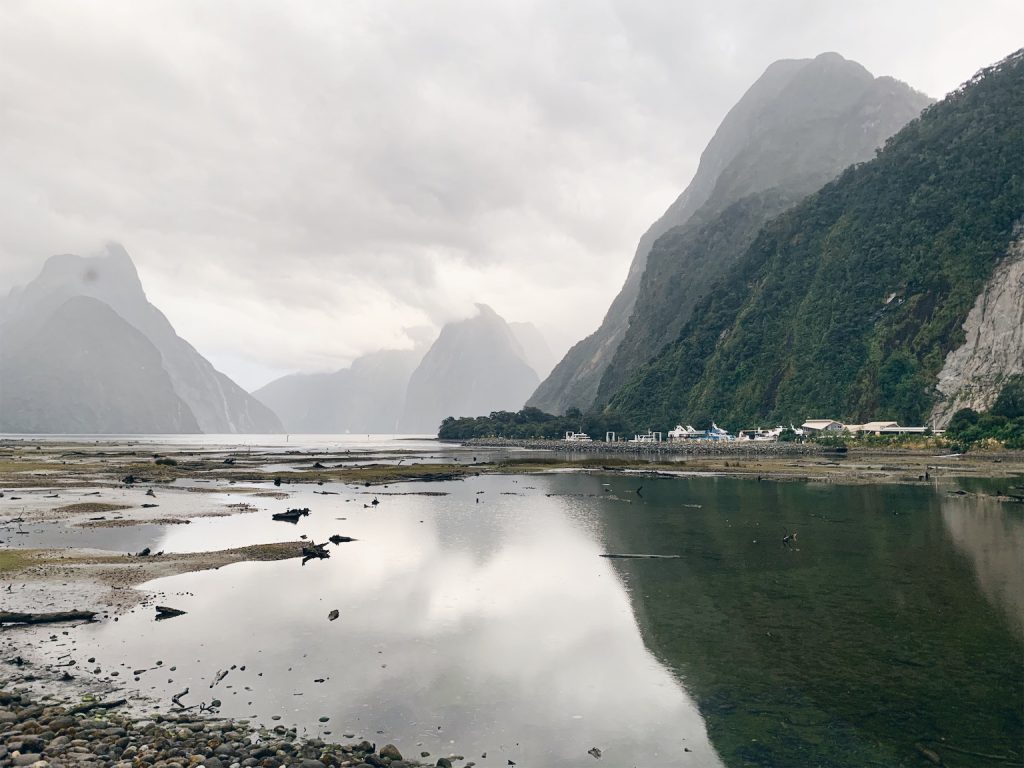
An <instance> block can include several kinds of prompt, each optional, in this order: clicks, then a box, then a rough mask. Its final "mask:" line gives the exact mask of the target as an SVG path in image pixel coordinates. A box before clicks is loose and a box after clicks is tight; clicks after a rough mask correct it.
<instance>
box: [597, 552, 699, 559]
mask: <svg viewBox="0 0 1024 768" xmlns="http://www.w3.org/2000/svg"><path fill="white" fill-rule="evenodd" d="M601 557H614V558H618V559H620V560H679V559H680V558H681V557H682V555H624V554H619V553H616V552H609V553H608V554H603V555H601Z"/></svg>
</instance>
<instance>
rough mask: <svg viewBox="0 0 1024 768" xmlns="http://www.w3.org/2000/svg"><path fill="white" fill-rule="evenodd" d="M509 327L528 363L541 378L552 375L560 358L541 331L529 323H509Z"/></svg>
mask: <svg viewBox="0 0 1024 768" xmlns="http://www.w3.org/2000/svg"><path fill="white" fill-rule="evenodd" d="M508 327H509V328H510V329H511V330H512V334H513V335H514V336H515V337H516V341H518V342H519V346H520V347H522V350H523V355H524V357H525V358H526V362H527V363H528V364H529V366H530V367H531V368H533V370H534V372H535V373H536V374H537V375H538V376H539V377H541V378H544V377H545V376H547V375H548V374H549V373H551V369H552V368H554V367H555V363H557V362H558V358H556V357H555V355H554V353H553V352H552V351H551V347H549V346H548V341H547V339H545V338H544V334H543V333H541V332H540V329H539V328H538V327H537V326H535V325H534V324H533V323H528V322H518V323H509V324H508Z"/></svg>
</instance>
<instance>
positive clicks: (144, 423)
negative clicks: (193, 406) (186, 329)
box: [0, 296, 199, 434]
mask: <svg viewBox="0 0 1024 768" xmlns="http://www.w3.org/2000/svg"><path fill="white" fill-rule="evenodd" d="M24 330H25V332H23V333H18V334H17V335H8V334H7V333H5V334H4V338H3V345H2V346H0V432H24V433H40V432H62V433H79V434H94V433H103V432H106V433H130V432H140V431H144V432H152V433H181V432H198V431H199V425H198V424H197V423H196V420H195V417H194V416H193V415H192V411H191V410H189V408H188V406H187V405H185V403H184V402H183V401H182V400H181V398H180V397H178V396H177V395H176V394H175V392H174V386H173V384H172V383H171V378H170V376H168V375H167V372H166V371H165V370H164V368H163V366H162V361H161V358H160V352H159V350H157V348H156V347H155V346H153V344H152V343H151V342H150V341H149V340H148V339H147V338H146V337H145V336H143V335H142V334H141V333H139V331H137V330H136V329H135V328H134V327H133V326H132V325H131V324H129V323H127V322H125V320H123V319H122V318H121V316H120V315H118V314H117V313H116V312H114V310H112V309H111V308H110V307H108V306H107V305H106V304H104V303H103V302H101V301H97V300H96V299H92V298H89V297H86V296H73V297H72V298H70V299H68V300H67V301H65V302H64V303H63V304H61V305H60V306H58V307H57V308H56V309H55V310H54V311H53V312H52V313H49V314H48V315H47V316H46V317H45V318H43V319H42V320H41V321H40V322H39V323H37V324H32V325H31V326H26V327H25V329H24Z"/></svg>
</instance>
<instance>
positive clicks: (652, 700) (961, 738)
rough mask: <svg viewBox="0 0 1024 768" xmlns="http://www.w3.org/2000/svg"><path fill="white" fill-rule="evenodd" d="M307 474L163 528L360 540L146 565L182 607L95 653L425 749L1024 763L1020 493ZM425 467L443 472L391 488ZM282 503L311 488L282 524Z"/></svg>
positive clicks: (115, 631)
mask: <svg viewBox="0 0 1024 768" xmlns="http://www.w3.org/2000/svg"><path fill="white" fill-rule="evenodd" d="M638 488H640V493H639V494H638V493H637V492H636V491H637V489H638ZM286 489H287V490H288V491H289V492H290V494H291V495H290V498H288V499H287V500H283V499H282V500H277V499H263V498H261V499H258V500H257V499H253V498H252V497H251V496H250V497H248V500H249V501H258V502H259V504H260V507H261V511H259V512H256V513H251V514H244V515H237V516H234V517H229V518H214V519H202V520H196V521H194V522H193V523H192V524H191V525H189V526H176V527H172V528H169V529H165V530H164V532H163V533H162V534H161V535H160V539H159V541H157V542H154V549H163V550H167V551H198V550H204V549H211V548H219V547H226V546H239V545H242V544H247V543H260V542H269V541H279V540H285V539H290V538H292V539H293V538H297V537H298V536H299V535H300V534H305V535H307V536H308V537H309V538H310V539H312V540H315V541H323V540H325V539H326V538H327V537H328V536H329V535H330V534H333V533H339V534H343V535H347V536H353V537H355V538H356V539H358V540H357V541H355V542H352V543H347V544H342V545H340V546H337V547H332V556H331V558H330V559H329V560H323V561H312V562H310V563H308V564H307V565H305V566H302V565H300V564H299V562H298V561H282V562H276V563H248V564H240V565H234V566H228V567H225V568H221V569H220V570H217V571H208V572H203V573H195V574H187V575H182V576H177V577H172V578H167V579H161V580H159V581H156V582H151V583H150V584H149V585H147V589H151V590H154V591H156V592H157V593H158V599H157V602H158V603H165V604H169V605H173V606H175V607H178V608H182V609H184V610H187V611H188V614H187V615H185V616H181V617H179V618H176V619H173V620H170V621H165V622H154V621H153V619H152V609H151V608H140V609H137V610H136V611H135V612H134V613H133V614H130V615H128V616H126V617H123V618H121V620H120V621H119V622H117V623H114V622H105V623H103V624H101V625H97V626H93V627H84V628H81V629H80V630H77V632H78V633H79V636H78V640H79V651H82V652H84V651H88V652H89V653H90V654H95V656H96V657H97V659H98V661H97V663H98V664H99V665H101V666H102V667H104V669H105V671H107V672H109V671H111V670H114V669H119V667H118V664H119V663H123V664H124V665H125V668H128V669H133V670H141V669H147V670H150V671H147V672H143V673H142V674H141V675H139V678H140V681H139V683H137V686H138V687H139V689H140V690H142V691H143V692H147V693H156V694H160V695H163V696H166V695H169V694H171V693H176V692H178V691H181V690H183V689H184V688H185V687H188V688H189V689H190V695H189V696H188V697H186V699H185V701H186V703H198V702H199V701H210V700H211V699H213V698H218V699H220V700H221V701H222V702H223V705H222V711H223V712H224V713H226V714H230V715H236V716H250V715H251V716H253V719H254V720H255V721H257V722H262V723H264V724H266V725H269V726H272V725H276V724H279V723H280V724H287V725H297V726H298V727H300V729H301V728H305V729H307V730H308V731H309V732H312V733H316V732H323V731H330V732H331V736H330V738H341V737H342V735H343V734H346V733H351V734H357V735H359V736H360V737H366V738H369V739H370V740H371V741H375V742H377V743H378V744H382V743H385V742H394V743H396V744H397V745H398V746H399V747H400V748H401V749H402V751H403V753H404V754H406V755H407V756H413V757H415V756H417V755H418V754H419V752H420V751H421V750H422V751H428V752H430V753H431V754H432V758H431V761H432V760H433V759H434V758H436V756H439V755H448V754H452V753H455V754H459V755H464V756H465V757H466V759H467V760H475V761H476V762H477V764H478V765H502V766H504V765H506V761H507V760H513V761H515V762H516V763H517V764H519V765H520V766H525V765H534V766H540V765H544V766H581V765H590V764H595V761H594V758H593V757H591V756H590V755H588V754H587V750H588V749H590V748H591V747H595V746H596V747H599V748H600V749H601V750H603V754H604V756H603V758H601V762H602V763H607V764H610V765H680V766H687V765H695V766H714V765H723V764H724V765H727V766H742V765H764V766H768V765H837V766H838V765H844V766H846V765H849V766H854V765H858V766H859V765H871V764H878V765H902V764H908V765H913V764H917V762H918V761H920V759H921V757H920V754H919V752H918V751H917V747H916V745H917V744H921V745H924V746H927V747H928V748H933V749H935V751H937V752H939V753H941V754H942V756H943V759H944V760H945V763H946V764H947V765H951V766H956V765H972V764H976V760H977V759H978V758H977V757H971V756H970V754H968V753H970V752H975V753H984V754H995V755H1001V756H1004V757H1010V758H1011V762H1012V761H1017V762H1019V759H1020V758H1019V750H1020V745H1021V743H1022V739H1024V725H1022V721H1021V716H1022V711H1024V664H1022V658H1024V606H1022V603H1021V598H1020V594H1021V589H1022V587H1024V573H1022V568H1024V566H1022V565H1021V563H1022V562H1024V519H1022V515H1021V508H1020V506H1019V505H1018V506H1015V505H1007V504H1000V503H998V502H993V501H989V500H986V499H981V498H978V497H976V496H973V495H972V496H966V497H961V496H954V495H951V494H949V493H948V490H949V489H947V488H934V487H930V486H898V485H891V486H840V485H829V484H805V483H769V482H757V481H755V480H746V479H735V478H709V477H702V478H698V477H691V478H678V479H651V478H646V477H630V476H623V475H615V476H601V475H579V474H546V475H534V476H518V477H506V476H494V475H491V476H480V477H473V478H469V479H467V480H465V481H460V482H449V483H404V484H393V485H391V486H390V487H387V488H380V487H377V488H363V487H356V486H350V485H342V484H334V485H332V484H326V485H324V486H322V487H318V486H298V485H293V486H290V487H289V486H286ZM314 490H316V491H324V490H327V491H337V492H339V493H338V495H326V496H325V495H319V494H314V492H313V491H314ZM419 492H431V493H445V494H447V495H432V496H425V495H397V494H410V493H419ZM393 494H394V495H393ZM374 495H376V498H378V499H379V501H380V504H379V505H378V506H376V507H367V506H364V505H366V504H368V503H369V502H370V500H371V499H372V498H374ZM245 499H246V497H244V496H243V495H241V494H239V495H237V496H225V499H224V500H225V501H235V500H245ZM286 506H292V507H294V506H309V507H310V508H311V509H312V513H311V515H310V516H309V517H308V518H304V519H303V520H302V521H301V522H300V523H299V524H298V525H296V526H290V525H288V524H285V523H280V522H274V521H271V519H270V512H272V511H279V510H282V509H284V508H285V507H286ZM793 531H798V533H799V535H798V538H797V541H798V545H797V546H795V547H787V546H785V545H784V544H783V543H782V537H783V535H784V534H786V533H789V532H793ZM603 552H620V553H621V552H630V553H651V554H677V555H680V556H681V557H680V558H679V559H672V560H610V559H606V558H602V557H600V556H599V555H600V554H601V553H603ZM333 609H337V610H338V611H339V612H340V617H339V618H338V619H337V620H336V621H329V620H328V613H329V612H330V611H331V610H333ZM157 660H160V661H162V662H163V665H162V667H161V668H160V669H159V670H153V668H154V667H155V665H156V661H157ZM171 666H174V667H176V669H175V671H173V672H171V671H169V668H170V667H171ZM243 666H244V668H245V669H244V670H243V669H242V667H243ZM120 669H121V675H122V678H123V676H124V675H126V674H127V672H126V671H125V669H124V668H120ZM223 670H229V672H228V675H227V676H226V677H225V678H224V679H223V680H222V681H221V682H220V683H215V677H216V675H217V673H218V671H223ZM211 685H212V686H213V687H211ZM274 716H279V717H280V718H281V719H280V720H279V721H277V720H273V719H272V718H273V717H274ZM321 717H329V718H330V719H329V721H327V722H326V723H322V722H320V718H321ZM946 745H948V746H949V747H950V748H949V749H947V746H946ZM484 753H486V754H487V758H486V759H482V757H481V756H482V755H483V754H484ZM1015 755H1016V757H1015Z"/></svg>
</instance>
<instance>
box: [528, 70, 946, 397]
mask: <svg viewBox="0 0 1024 768" xmlns="http://www.w3.org/2000/svg"><path fill="white" fill-rule="evenodd" d="M861 100H863V101H864V104H863V105H861V108H860V109H859V110H858V104H859V102H860V101H861ZM892 102H895V104H894V103H892ZM901 102H902V103H901ZM928 102H929V99H928V98H927V97H926V96H924V95H923V94H920V93H917V92H916V91H914V90H913V89H911V88H910V87H909V86H906V85H905V84H902V83H899V82H898V81H896V80H894V79H893V78H889V77H879V78H875V77H874V76H872V75H871V73H870V72H868V71H867V70H866V69H865V68H864V67H863V66H861V65H860V64H858V63H856V62H853V61H849V60H847V59H844V58H843V57H842V56H840V55H839V54H836V53H825V54H821V55H819V56H818V57H815V58H813V59H783V60H779V61H776V62H774V63H772V64H770V65H769V66H768V67H767V68H766V70H765V71H764V73H763V74H762V75H761V76H760V77H759V78H758V79H757V81H756V82H755V83H754V84H753V85H752V86H751V87H750V88H748V89H747V91H746V92H745V93H744V94H743V96H742V97H741V98H740V100H739V101H738V102H737V103H736V104H735V105H734V106H733V107H732V108H731V109H730V110H729V111H728V113H727V114H726V116H725V117H724V118H723V120H722V123H721V124H720V126H719V127H718V129H717V130H716V132H715V135H714V136H713V137H712V139H711V141H710V142H709V143H708V145H707V147H706V148H705V150H704V152H703V153H702V154H701V159H700V163H699V165H698V168H697V172H696V173H695V174H694V177H693V179H692V180H691V182H690V184H689V185H688V186H687V187H686V189H685V190H684V191H683V192H682V193H681V194H680V195H679V197H678V198H677V199H676V200H675V201H674V202H673V203H672V204H671V205H670V206H669V208H668V209H667V210H666V211H665V213H664V214H662V216H661V217H659V218H658V219H657V220H656V221H655V222H654V224H652V225H651V227H650V228H649V229H648V230H647V231H646V232H645V233H644V235H643V236H642V237H641V238H640V242H639V243H638V246H637V250H636V254H635V255H634V258H633V261H632V263H631V265H630V269H629V273H628V275H627V278H626V281H625V283H624V285H623V288H622V290H621V291H620V292H619V294H618V295H617V296H616V297H615V299H614V300H613V301H612V304H611V306H610V307H609V309H608V312H607V313H606V315H605V317H604V320H603V321H602V323H601V325H600V327H599V328H598V329H597V330H596V331H595V332H594V333H592V334H591V335H589V336H587V337H586V338H584V339H583V340H581V341H579V342H577V344H575V345H574V346H573V347H572V348H571V349H570V350H569V352H568V353H567V354H566V355H565V357H563V359H562V360H561V361H560V362H559V363H558V365H556V366H555V368H554V370H553V371H552V373H551V375H550V376H549V377H548V378H547V379H545V380H544V381H543V382H542V383H541V385H540V386H539V387H538V388H537V390H536V392H535V393H534V394H533V395H532V396H531V397H530V399H529V401H528V402H527V404H528V405H530V406H533V407H537V408H540V409H542V410H546V411H549V412H553V413H562V412H564V411H565V409H566V408H568V407H579V408H581V409H584V410H585V409H588V408H590V407H591V406H593V405H594V404H595V403H598V404H603V402H604V401H606V400H607V398H608V397H609V396H610V395H611V394H612V393H613V392H614V390H615V389H617V387H618V386H620V385H621V383H622V378H623V376H624V375H625V374H624V373H623V372H625V371H629V370H631V369H632V368H633V367H635V366H636V365H639V364H641V363H643V362H646V360H647V359H648V358H649V357H650V356H652V355H653V354H655V353H656V352H657V349H658V346H659V344H660V343H664V341H666V340H667V339H664V338H658V339H656V340H655V341H654V342H648V339H647V336H648V335H650V334H643V333H641V335H640V338H639V339H632V338H630V339H629V340H627V334H628V333H629V329H630V327H631V326H632V317H633V314H634V312H635V311H636V308H637V303H638V300H639V301H641V303H642V302H643V299H642V298H641V295H642V294H643V293H645V289H644V286H643V282H644V277H645V275H646V274H647V271H648V266H649V257H650V254H651V252H652V251H653V249H654V246H655V245H656V243H657V241H658V240H659V239H660V238H661V237H663V236H666V235H667V234H668V233H670V232H672V231H673V230H675V229H676V228H677V227H685V226H689V225H691V223H693V224H695V223H697V221H700V222H703V223H704V224H707V223H709V222H711V221H712V220H713V218H714V217H715V216H717V215H719V214H720V213H721V212H722V211H723V210H724V209H726V208H728V207H729V206H730V205H732V204H734V203H736V202H738V201H739V200H740V199H742V198H743V197H745V196H746V195H750V194H762V195H767V193H768V192H769V191H770V190H772V189H775V188H780V187H781V189H779V195H778V197H777V198H776V200H777V201H781V200H783V199H785V198H789V201H788V202H789V204H792V202H795V200H797V199H800V198H801V197H802V196H804V195H806V194H808V193H810V192H812V191H814V190H815V189H817V188H818V187H820V186H821V185H822V184H824V183H825V182H826V181H828V180H829V179H830V178H832V177H833V176H834V175H835V174H837V173H839V171H841V170H842V169H843V168H844V167H846V166H847V165H849V164H850V163H852V162H855V161H858V160H863V159H867V157H869V156H870V154H871V153H872V152H873V151H874V149H875V148H876V147H877V146H879V145H880V144H881V143H882V141H884V139H885V138H887V137H888V136H889V135H891V134H892V133H894V132H895V131H896V130H897V129H898V128H899V127H901V126H902V125H903V124H905V123H906V122H907V121H908V120H909V119H910V118H912V117H913V116H914V115H916V114H917V113H918V112H919V111H920V109H921V108H923V107H924V106H925V105H926V104H927V103H928ZM872 108H873V109H872ZM851 111H852V113H853V115H854V116H855V117H856V118H857V119H856V120H855V121H852V127H851V128H850V129H849V130H843V129H841V124H842V120H843V118H844V116H846V117H848V115H847V113H848V112H851ZM794 115H796V117H794ZM829 119H830V120H831V122H829ZM822 120H825V121H826V123H827V125H826V128H825V129H821V128H820V127H819V129H818V133H817V134H814V131H813V128H814V127H815V126H816V125H817V124H818V123H820V122H821V121H822ZM798 129H799V130H798ZM858 131H860V132H861V133H862V134H863V135H858ZM811 135H817V141H809V140H808V139H807V138H806V137H807V136H811ZM766 137H768V138H773V140H774V144H772V145H771V146H770V147H769V148H768V149H766V148H765V147H764V146H762V145H763V144H764V142H765V141H767V138H766ZM772 148H775V149H776V150H777V149H779V148H781V149H782V150H784V151H769V150H771V149H772ZM781 210H782V208H779V209H778V210H773V211H771V212H772V213H778V212H781ZM698 216H700V217H701V218H700V219H697V217H698ZM695 220H697V221H695ZM680 279H681V278H680ZM676 330H677V328H676ZM654 335H657V334H654ZM652 344H653V348H651V345H652ZM620 350H624V351H626V352H628V353H629V354H625V355H624V356H623V357H622V358H620V359H616V355H617V354H618V353H619V352H620ZM606 379H607V380H606Z"/></svg>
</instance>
